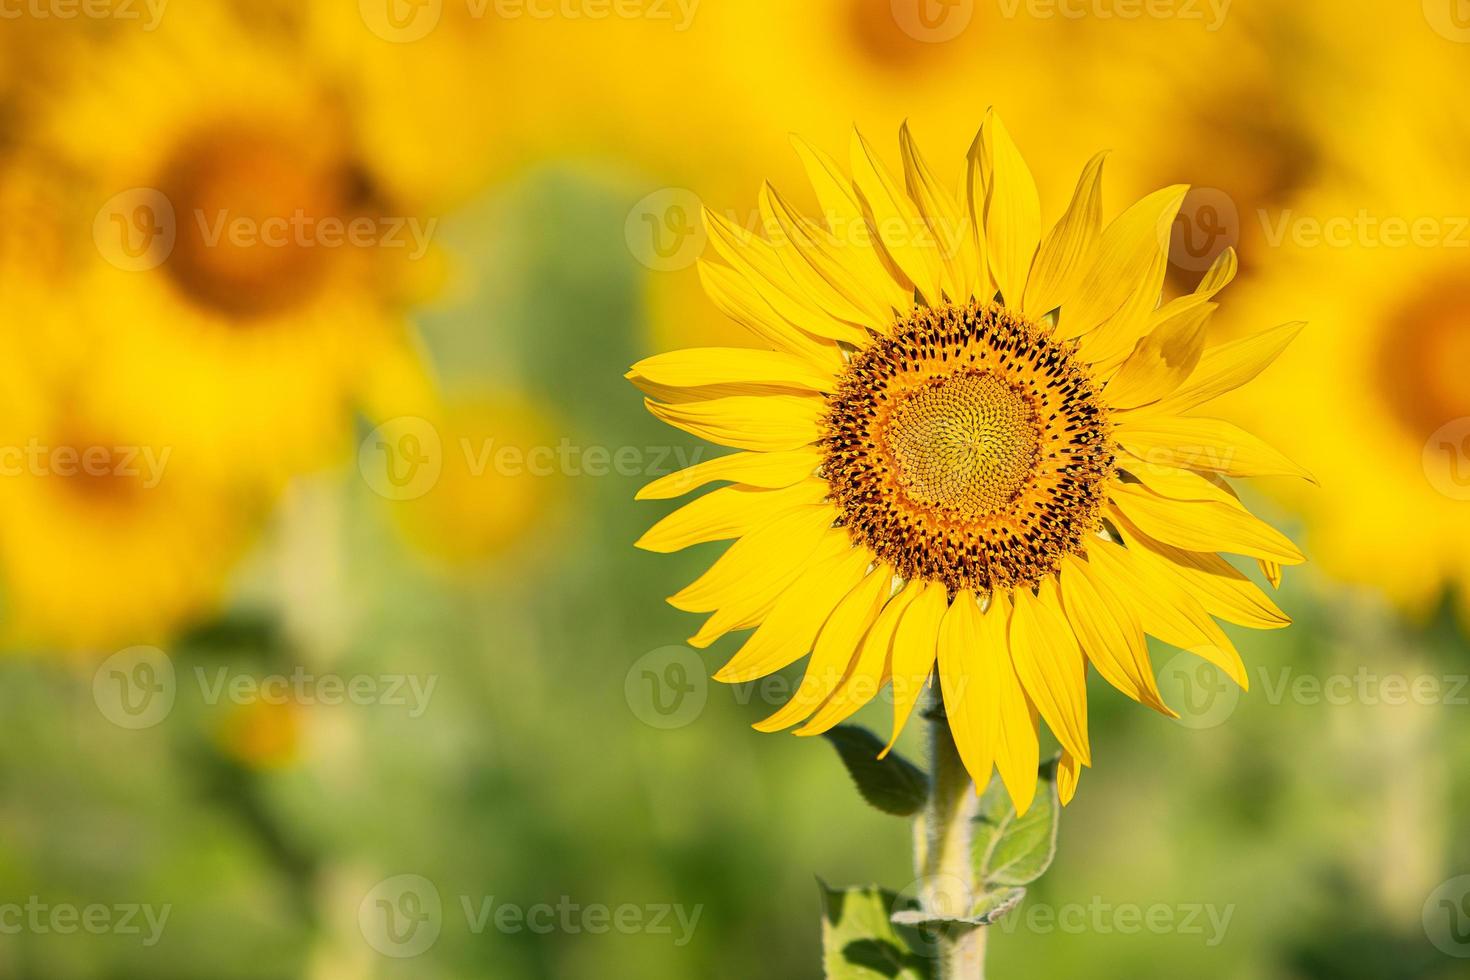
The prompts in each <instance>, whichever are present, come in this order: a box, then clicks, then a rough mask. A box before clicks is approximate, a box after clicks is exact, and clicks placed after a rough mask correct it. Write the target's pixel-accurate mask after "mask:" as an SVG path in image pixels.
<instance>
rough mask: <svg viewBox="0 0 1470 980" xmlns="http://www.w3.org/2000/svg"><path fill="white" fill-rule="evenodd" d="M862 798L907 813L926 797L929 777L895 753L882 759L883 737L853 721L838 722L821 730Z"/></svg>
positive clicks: (887, 809) (913, 811) (920, 805)
mask: <svg viewBox="0 0 1470 980" xmlns="http://www.w3.org/2000/svg"><path fill="white" fill-rule="evenodd" d="M825 737H826V739H827V741H829V742H831V743H832V747H833V748H835V749H836V750H837V755H838V756H839V757H840V758H841V759H842V764H843V765H844V766H846V767H847V773H848V775H850V776H851V777H852V781H853V782H854V783H856V784H857V788H858V792H859V793H861V794H862V795H863V799H865V800H867V801H868V803H870V804H872V805H873V806H874V807H876V808H877V809H879V810H882V811H883V812H884V813H891V814H893V815H894V816H895V817H911V816H913V815H914V814H916V813H918V812H919V811H920V810H921V809H923V807H924V803H925V801H926V800H928V798H929V777H927V776H925V775H924V772H923V770H921V769H919V767H917V766H915V765H914V764H913V763H912V762H909V761H908V760H907V759H904V758H903V757H902V756H899V755H897V754H890V755H888V756H887V757H886V758H884V759H879V758H878V755H879V753H881V752H882V751H883V741H882V739H880V738H878V736H876V735H874V734H873V733H872V732H870V731H868V730H867V729H866V728H861V727H859V726H857V725H838V726H837V727H836V728H833V729H832V730H831V731H828V732H826V733H825Z"/></svg>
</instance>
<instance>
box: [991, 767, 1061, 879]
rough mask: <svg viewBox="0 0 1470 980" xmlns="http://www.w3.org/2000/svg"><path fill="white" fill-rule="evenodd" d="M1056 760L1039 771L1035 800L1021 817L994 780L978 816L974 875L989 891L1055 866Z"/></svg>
mask: <svg viewBox="0 0 1470 980" xmlns="http://www.w3.org/2000/svg"><path fill="white" fill-rule="evenodd" d="M1061 809H1062V807H1061V802H1060V801H1059V800H1058V799H1057V763H1056V760H1055V759H1052V760H1051V761H1049V762H1046V763H1044V764H1043V765H1042V766H1041V769H1040V772H1039V773H1038V775H1037V786H1036V800H1035V802H1033V803H1032V804H1031V809H1029V810H1027V811H1026V815H1025V816H1017V815H1016V809H1015V807H1014V806H1012V805H1011V797H1010V794H1009V793H1007V792H1006V790H1005V786H1004V785H1003V784H1002V783H1001V781H1000V779H999V778H996V779H992V780H991V781H990V785H989V786H988V787H986V789H985V795H984V796H982V797H981V799H980V812H979V814H978V815H977V816H976V817H975V828H974V829H975V834H974V843H973V845H972V856H973V859H974V864H975V875H976V877H977V878H978V880H979V881H980V882H981V883H982V886H983V887H984V888H985V890H986V891H992V890H995V889H996V888H997V887H999V886H1004V885H1029V884H1030V883H1031V882H1033V881H1035V880H1036V879H1037V878H1040V877H1041V875H1042V874H1043V873H1044V872H1045V871H1046V869H1047V868H1048V867H1050V866H1051V862H1052V858H1054V857H1056V853H1057V822H1058V821H1057V818H1058V815H1059V814H1060V812H1061Z"/></svg>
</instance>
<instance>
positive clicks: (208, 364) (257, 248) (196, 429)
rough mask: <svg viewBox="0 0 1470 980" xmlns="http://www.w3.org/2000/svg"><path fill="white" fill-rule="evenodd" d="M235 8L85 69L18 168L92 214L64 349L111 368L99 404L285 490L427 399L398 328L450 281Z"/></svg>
mask: <svg viewBox="0 0 1470 980" xmlns="http://www.w3.org/2000/svg"><path fill="white" fill-rule="evenodd" d="M220 9H221V8H220V5H218V4H204V5H199V6H193V7H190V8H189V9H188V10H180V11H177V12H171V16H169V17H167V18H165V19H164V21H163V25H162V26H161V27H160V28H159V29H158V30H157V31H156V32H153V33H142V32H136V33H134V34H132V35H131V36H129V37H125V38H120V39H118V40H116V41H115V42H114V43H113V44H111V45H109V46H108V47H107V48H106V49H105V50H103V51H101V52H99V53H97V54H96V56H95V57H93V58H91V59H90V60H88V61H87V62H85V63H83V64H78V65H75V66H73V71H72V73H71V74H72V76H73V77H72V78H71V79H70V82H71V84H70V85H69V86H68V87H67V88H66V89H65V90H64V91H62V92H58V93H55V94H54V95H53V96H52V97H51V98H50V99H49V100H48V104H47V105H46V116H45V120H44V122H43V123H42V124H41V128H40V131H39V133H38V135H37V137H36V140H35V143H36V147H35V149H34V152H33V154H32V155H31V157H30V158H28V159H27V160H25V161H23V163H24V164H29V165H34V166H42V167H49V168H52V169H54V170H55V172H56V173H57V174H59V175H60V176H59V179H61V180H64V181H65V182H66V183H67V184H68V188H67V196H68V197H69V198H71V199H73V200H81V201H85V202H88V204H89V206H90V208H91V209H92V210H93V211H94V215H95V217H94V218H93V219H91V220H88V221H87V223H86V224H85V225H84V226H80V227H76V228H69V229H68V230H69V231H71V232H73V233H75V234H76V235H77V236H78V237H81V236H87V237H89V238H91V239H92V241H93V243H94V245H95V250H94V252H93V253H92V254H91V255H90V256H89V257H88V258H89V261H84V262H80V263H79V265H78V266H77V267H76V268H75V269H73V270H69V272H68V274H69V275H70V281H69V282H68V288H67V293H68V295H69V296H71V297H73V299H72V300H69V302H74V303H75V304H76V309H75V310H74V316H73V319H74V320H75V322H76V326H75V327H74V328H73V332H74V333H75V334H76V335H77V336H76V337H75V338H74V339H72V340H71V341H69V342H72V343H79V344H83V345H85V346H87V347H88V348H89V349H90V350H91V351H92V354H93V356H94V357H95V358H96V359H97V360H98V361H101V362H104V363H106V364H107V365H108V370H107V371H105V372H100V374H99V377H98V378H97V381H96V384H97V385H98V388H99V390H98V392H97V398H98V400H99V401H100V402H104V403H106V404H109V405H110V406H113V408H114V410H115V412H116V415H117V416H118V417H119V418H124V419H127V420H128V422H129V423H130V424H131V425H133V426H136V427H137V428H138V429H140V430H142V431H146V432H149V433H152V434H155V435H157V436H158V437H159V438H163V439H166V440H167V441H168V442H169V443H170V444H173V445H176V446H177V447H179V450H180V451H181V452H186V453H187V454H189V455H190V456H191V457H192V458H196V459H198V460H199V461H200V463H201V465H205V466H208V467H211V468H213V469H215V470H217V471H219V472H221V473H228V472H239V471H241V470H248V471H255V472H259V473H261V474H263V475H265V476H266V477H267V478H279V477H281V476H284V475H287V474H289V473H292V472H297V471H299V470H302V469H306V468H310V467H313V466H317V465H320V464H322V463H324V462H326V461H329V460H331V459H333V458H335V457H337V456H340V455H341V454H342V453H343V450H345V448H346V446H347V444H348V436H349V434H350V431H351V420H352V417H351V412H352V409H354V408H360V407H366V408H367V409H368V410H369V411H372V410H375V409H379V410H383V411H395V410H398V409H401V408H403V407H405V406H414V407H417V406H419V405H421V404H422V403H423V402H424V401H425V400H426V399H427V395H426V390H427V384H426V380H425V378H424V372H423V368H422V365H421V363H420V361H419V358H418V356H417V352H416V349H415V345H414V342H413V340H412V336H411V334H410V333H409V332H408V330H407V328H406V325H405V323H404V320H403V316H402V313H401V310H402V307H403V306H404V304H405V302H406V301H407V300H408V299H409V298H411V297H412V296H413V295H415V294H416V293H417V292H418V291H420V290H421V289H422V288H423V286H424V284H425V282H426V281H427V280H429V279H432V277H433V271H432V261H431V260H432V254H433V253H432V248H431V244H432V242H431V238H432V231H433V222H432V221H431V220H429V219H426V218H423V217H422V216H419V215H416V214H415V213H414V212H413V210H412V208H411V205H410V202H407V201H405V200H401V199H392V198H389V197H387V196H385V194H384V193H383V190H382V187H381V185H380V184H379V182H378V180H377V178H376V175H375V172H374V169H373V161H372V160H370V159H369V158H368V157H366V156H365V155H364V154H363V152H362V150H361V147H360V146H359V144H358V142H357V139H356V132H357V127H358V121H357V120H355V119H354V118H352V117H351V115H350V114H349V113H348V112H347V111H346V109H345V107H344V106H343V104H342V102H341V100H340V97H339V95H338V93H337V91H336V86H335V84H334V83H333V82H332V80H331V79H330V78H329V77H326V76H323V75H322V74H320V73H318V72H316V71H315V70H314V66H313V65H312V64H310V63H306V64H303V63H301V62H300V61H297V60H294V59H293V58H292V57H291V56H290V54H289V52H287V51H283V50H280V49H277V48H273V47H268V46H266V45H264V44H261V43H258V42H257V41H255V40H254V39H253V38H251V37H249V36H248V35H244V34H242V33H241V32H240V31H239V30H238V29H237V28H236V27H235V26H234V24H233V23H232V22H231V21H230V20H228V19H227V18H226V17H224V15H223V14H222V13H221V12H220ZM21 264H22V269H21V270H20V272H21V273H23V272H24V269H23V258H22V263H21ZM12 274H15V273H14V272H12Z"/></svg>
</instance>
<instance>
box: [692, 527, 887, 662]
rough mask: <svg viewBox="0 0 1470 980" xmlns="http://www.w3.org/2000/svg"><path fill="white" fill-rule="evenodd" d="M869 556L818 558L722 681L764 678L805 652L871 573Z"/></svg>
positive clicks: (856, 551)
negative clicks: (841, 603)
mask: <svg viewBox="0 0 1470 980" xmlns="http://www.w3.org/2000/svg"><path fill="white" fill-rule="evenodd" d="M869 564H871V560H870V556H869V555H868V553H867V552H866V551H865V550H863V549H861V548H851V549H849V550H848V551H847V552H846V553H845V554H841V555H838V556H837V557H835V558H829V559H827V560H826V561H823V562H819V563H817V564H815V565H813V566H811V567H810V568H808V569H807V570H806V571H805V572H803V573H802V575H801V577H800V578H798V579H797V580H796V581H795V582H794V583H793V584H792V586H791V588H789V589H787V590H786V592H784V593H783V594H782V596H781V598H780V599H778V600H776V604H775V606H773V607H772V609H771V614H770V615H769V616H767V617H766V621H765V622H763V623H761V625H760V627H759V628H758V629H756V631H755V632H754V633H752V634H751V635H750V638H749V639H747V640H746V641H745V645H744V646H742V647H741V648H740V649H739V650H737V651H736V652H735V656H733V657H731V658H730V662H729V663H727V664H725V666H723V667H721V668H720V670H719V672H718V673H716V674H715V680H717V681H720V682H721V683H723V684H740V683H743V682H744V681H752V680H755V679H756V678H757V677H764V676H765V675H767V674H770V673H774V672H775V671H778V670H781V669H782V668H784V667H789V666H790V665H791V664H793V663H795V662H796V661H798V660H800V659H801V658H802V657H804V656H806V655H807V654H808V653H809V652H811V649H812V642H813V641H814V640H815V639H816V638H817V631H818V630H820V629H821V628H822V624H823V623H825V622H826V621H827V617H828V616H830V615H831V614H832V610H834V609H836V608H837V604H838V603H839V602H840V601H841V600H842V597H843V596H845V595H846V594H847V593H848V592H849V591H850V590H851V589H852V587H853V586H855V585H857V583H858V582H859V581H860V580H861V579H862V577H863V576H864V575H865V574H866V573H867V570H868V565H869Z"/></svg>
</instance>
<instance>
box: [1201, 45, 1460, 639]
mask: <svg viewBox="0 0 1470 980" xmlns="http://www.w3.org/2000/svg"><path fill="white" fill-rule="evenodd" d="M1445 47H1450V46H1449V45H1446V46H1445ZM1390 50H1392V49H1390ZM1413 50H1415V51H1417V52H1418V54H1417V57H1416V59H1415V61H1416V72H1415V74H1414V78H1413V82H1412V86H1413V87H1415V88H1416V89H1417V88H1418V87H1419V86H1423V90H1424V91H1455V90H1458V89H1459V88H1461V87H1463V85H1464V84H1465V82H1466V81H1470V75H1467V73H1466V71H1465V66H1464V63H1463V60H1462V59H1459V57H1458V52H1455V53H1454V54H1453V55H1451V57H1453V59H1454V60H1448V59H1447V58H1445V57H1441V58H1440V59H1435V58H1433V57H1431V54H1432V51H1429V50H1426V49H1423V48H1415V49H1413ZM1403 53H1404V54H1405V55H1407V54H1408V51H1404V52H1403ZM1399 63H1403V62H1402V61H1400V60H1398V59H1397V58H1394V57H1390V59H1389V61H1388V62H1386V64H1399ZM1409 88H1410V83H1409V82H1407V81H1404V82H1400V83H1398V84H1394V83H1392V82H1391V81H1390V80H1385V84H1384V86H1383V87H1382V88H1381V89H1380V88H1379V87H1377V86H1374V87H1373V89H1372V92H1373V94H1372V95H1370V96H1367V97H1365V99H1364V104H1363V106H1362V111H1363V112H1364V113H1366V114H1367V117H1369V118H1374V119H1377V120H1379V123H1378V124H1376V125H1374V126H1372V127H1367V128H1366V129H1365V130H1364V131H1362V132H1359V133H1358V134H1357V137H1358V139H1360V140H1361V143H1360V144H1359V145H1356V146H1350V147H1348V148H1346V153H1347V157H1346V162H1345V164H1344V169H1345V170H1346V169H1349V168H1350V169H1351V171H1352V173H1351V174H1350V175H1349V176H1347V177H1345V178H1343V179H1338V180H1335V181H1333V182H1332V183H1330V184H1329V185H1326V186H1323V187H1321V188H1319V189H1317V190H1315V191H1314V192H1313V193H1311V194H1309V195H1306V196H1304V197H1303V199H1302V200H1301V201H1300V202H1299V203H1298V205H1297V206H1296V207H1295V208H1294V209H1293V210H1292V211H1290V212H1288V213H1286V214H1283V215H1281V216H1280V217H1279V218H1278V219H1277V220H1274V221H1272V222H1271V225H1270V235H1271V238H1272V241H1273V246H1274V248H1273V254H1272V256H1271V262H1270V265H1269V273H1268V274H1267V275H1266V276H1264V277H1263V278H1262V279H1261V281H1260V282H1258V283H1254V284H1252V286H1251V288H1250V289H1248V290H1246V291H1244V294H1243V297H1242V299H1243V302H1242V303H1241V304H1240V305H1238V306H1236V307H1235V308H1234V309H1233V310H1232V318H1233V320H1234V321H1235V322H1236V327H1235V328H1234V329H1244V328H1245V324H1249V323H1250V322H1252V321H1255V322H1259V318H1260V317H1262V316H1266V315H1269V314H1268V313H1267V311H1268V310H1270V309H1271V308H1272V306H1273V304H1276V303H1280V302H1282V301H1283V299H1284V298H1285V297H1288V296H1289V297H1291V301H1292V302H1294V303H1299V304H1304V305H1305V306H1306V307H1307V308H1309V309H1311V310H1313V318H1314V319H1320V320H1321V321H1322V322H1323V323H1324V324H1326V325H1327V326H1325V327H1324V329H1322V330H1320V331H1313V332H1312V333H1311V334H1309V335H1308V336H1306V337H1304V338H1303V341H1302V343H1300V344H1298V345H1296V346H1295V347H1294V348H1293V349H1292V350H1291V352H1290V353H1289V354H1288V355H1287V356H1285V357H1283V358H1282V359H1281V364H1280V367H1279V369H1278V370H1275V371H1273V372H1271V374H1270V375H1269V376H1268V377H1267V378H1266V379H1265V380H1264V385H1263V387H1262V388H1261V389H1259V390H1258V393H1257V394H1258V395H1259V397H1255V398H1251V399H1239V400H1236V399H1231V400H1230V401H1229V402H1228V410H1229V411H1230V413H1231V415H1232V417H1239V418H1241V419H1243V420H1247V421H1251V422H1254V421H1256V420H1261V419H1264V418H1265V417H1266V416H1267V415H1270V416H1271V417H1274V418H1281V417H1283V416H1286V417H1291V418H1293V419H1295V420H1296V422H1295V423H1294V424H1293V425H1291V426H1287V427H1282V433H1281V438H1282V440H1283V443H1284V445H1285V448H1286V449H1287V450H1288V451H1289V452H1291V453H1293V454H1294V456H1296V457H1297V458H1300V459H1301V460H1302V461H1303V462H1304V463H1305V464H1306V465H1308V466H1309V467H1310V468H1312V470H1313V471H1314V472H1315V473H1317V474H1318V475H1319V476H1320V477H1321V478H1322V482H1323V485H1324V486H1325V487H1326V488H1327V491H1326V492H1323V493H1314V494H1305V495H1304V494H1299V493H1296V492H1294V488H1293V487H1291V486H1289V485H1283V486H1281V487H1279V488H1276V489H1277V491H1278V492H1279V493H1281V494H1282V495H1284V496H1285V497H1286V499H1287V500H1288V501H1289V502H1290V503H1291V504H1292V505H1293V506H1295V507H1298V508H1300V509H1301V510H1302V511H1303V512H1304V513H1305V514H1306V516H1307V519H1308V533H1309V535H1310V538H1309V540H1310V543H1311V546H1312V550H1313V553H1314V556H1315V558H1317V559H1318V560H1319V561H1320V564H1321V567H1322V568H1323V569H1325V570H1326V571H1327V572H1329V573H1330V574H1332V575H1333V576H1334V577H1336V578H1338V579H1340V580H1343V581H1347V582H1352V583H1356V584H1360V585H1370V586H1374V587H1376V588H1378V589H1380V590H1382V591H1383V592H1385V593H1386V594H1387V595H1389V596H1390V597H1391V598H1392V600H1393V601H1394V602H1395V604H1396V605H1397V606H1398V607H1399V608H1400V609H1402V610H1404V611H1406V612H1408V613H1409V614H1411V615H1413V616H1415V617H1416V618H1420V619H1422V618H1423V617H1426V616H1428V615H1429V614H1430V613H1431V612H1432V611H1433V610H1434V609H1435V608H1436V607H1437V606H1438V604H1439V603H1440V601H1441V600H1442V599H1443V598H1444V597H1445V596H1446V593H1447V591H1448V592H1449V593H1451V594H1453V595H1455V596H1457V598H1458V604H1459V608H1460V610H1461V612H1462V614H1463V619H1464V621H1465V622H1466V623H1467V624H1470V523H1467V521H1466V520H1465V518H1466V514H1467V509H1466V508H1467V507H1470V504H1467V501H1470V384H1467V383H1466V380H1465V367H1466V365H1467V364H1470V330H1467V328H1466V324H1467V323H1470V216H1467V214H1466V210H1465V199H1464V190H1463V187H1464V177H1463V175H1464V172H1465V167H1466V165H1467V164H1470V127H1467V126H1466V124H1465V122H1464V120H1463V119H1462V118H1459V117H1458V116H1457V114H1456V110H1455V108H1454V107H1453V106H1452V105H1450V104H1448V103H1446V104H1444V105H1440V104H1424V105H1420V106H1418V107H1417V109H1416V111H1415V112H1412V113H1409V112H1401V111H1397V107H1400V106H1402V105H1404V104H1407V103H1406V101H1405V100H1407V99H1409V98H1410V95H1409ZM1344 392H1351V393H1352V395H1351V397H1344V396H1343V393H1344ZM1405 515H1412V516H1413V519H1412V520H1408V519H1400V518H1402V517H1404V516H1405Z"/></svg>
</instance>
